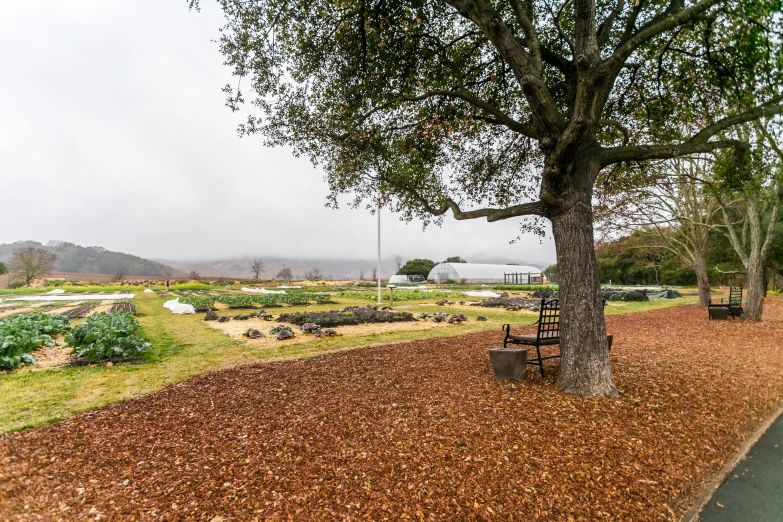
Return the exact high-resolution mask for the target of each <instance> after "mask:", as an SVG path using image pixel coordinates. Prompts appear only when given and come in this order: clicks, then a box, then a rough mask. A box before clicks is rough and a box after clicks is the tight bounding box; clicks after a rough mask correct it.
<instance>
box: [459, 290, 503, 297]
mask: <svg viewBox="0 0 783 522" xmlns="http://www.w3.org/2000/svg"><path fill="white" fill-rule="evenodd" d="M465 295H469V296H470V297H500V294H496V293H495V292H490V291H489V290H474V291H471V292H465Z"/></svg>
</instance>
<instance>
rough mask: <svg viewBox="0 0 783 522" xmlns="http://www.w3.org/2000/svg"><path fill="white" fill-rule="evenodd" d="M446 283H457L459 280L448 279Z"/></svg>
mask: <svg viewBox="0 0 783 522" xmlns="http://www.w3.org/2000/svg"><path fill="white" fill-rule="evenodd" d="M445 283H446V284H447V285H456V284H457V282H456V281H455V280H454V279H446V281H445Z"/></svg>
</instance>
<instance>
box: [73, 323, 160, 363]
mask: <svg viewBox="0 0 783 522" xmlns="http://www.w3.org/2000/svg"><path fill="white" fill-rule="evenodd" d="M138 328H139V322H138V321H137V320H136V319H135V318H134V317H133V315H131V314H130V313H129V312H126V311H124V310H122V311H119V312H112V313H105V312H104V313H99V314H95V315H91V316H90V317H88V318H87V320H86V321H84V322H83V323H82V324H80V325H79V326H77V327H76V328H74V329H73V330H72V331H71V332H70V333H69V334H68V335H66V336H65V340H66V341H67V342H68V344H70V345H71V346H73V353H74V354H76V356H77V357H83V358H85V359H87V360H88V361H90V362H94V361H100V360H101V359H111V358H112V357H140V356H142V355H143V354H144V352H145V351H147V350H148V349H149V348H152V345H151V344H150V343H148V342H147V341H146V340H145V339H144V337H142V336H141V335H139V334H137V333H136V330H137V329H138Z"/></svg>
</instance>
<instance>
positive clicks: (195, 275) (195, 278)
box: [189, 270, 201, 281]
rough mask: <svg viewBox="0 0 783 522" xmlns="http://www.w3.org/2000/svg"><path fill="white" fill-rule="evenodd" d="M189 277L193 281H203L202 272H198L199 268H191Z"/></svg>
mask: <svg viewBox="0 0 783 522" xmlns="http://www.w3.org/2000/svg"><path fill="white" fill-rule="evenodd" d="M189 277H190V279H192V280H193V281H201V274H200V273H199V272H198V270H191V271H190V276H189Z"/></svg>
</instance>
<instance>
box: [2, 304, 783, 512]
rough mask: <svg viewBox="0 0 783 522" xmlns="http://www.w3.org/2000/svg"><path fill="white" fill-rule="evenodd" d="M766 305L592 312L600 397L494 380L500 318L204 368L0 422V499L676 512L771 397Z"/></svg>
mask: <svg viewBox="0 0 783 522" xmlns="http://www.w3.org/2000/svg"><path fill="white" fill-rule="evenodd" d="M765 317H766V321H765V322H763V323H760V324H752V323H744V322H739V321H735V322H715V321H709V320H708V319H707V313H706V311H705V310H704V309H703V308H701V307H697V306H688V307H686V308H682V307H678V308H670V309H661V310H656V311H651V312H642V313H636V314H627V315H615V316H610V317H608V318H607V322H608V330H609V332H611V333H613V334H614V336H615V338H614V346H613V349H612V359H613V365H614V374H615V380H616V383H617V386H618V388H619V390H620V393H621V395H620V398H619V399H616V400H586V399H580V398H576V397H570V396H566V395H563V394H562V393H560V392H558V391H557V390H555V388H554V386H553V380H554V378H555V376H556V371H557V370H556V366H557V363H556V362H554V363H553V364H551V365H548V367H549V369H550V370H551V371H549V372H548V377H547V379H546V380H542V379H541V378H539V377H537V376H536V374H535V372H528V374H529V375H531V374H532V376H531V378H529V379H528V380H527V381H524V382H522V383H517V384H514V385H512V386H511V389H514V390H517V392H516V393H514V392H510V391H507V390H508V389H509V385H508V384H504V383H496V382H495V381H494V378H493V375H492V370H491V368H490V367H489V362H488V356H487V348H489V347H491V346H498V345H499V344H500V342H501V340H502V333H501V332H482V333H478V334H471V335H466V336H460V337H451V338H440V339H428V340H423V341H417V342H411V343H403V344H395V345H387V346H383V347H378V348H372V349H366V350H356V351H352V352H346V353H342V354H338V355H332V356H328V357H324V358H321V359H311V360H306V361H293V362H286V363H278V364H259V365H255V366H246V367H241V368H236V369H233V370H228V371H223V372H216V373H209V374H205V375H201V376H199V377H196V378H194V379H192V380H190V381H187V382H183V383H179V384H177V385H174V386H170V387H168V388H166V389H164V390H163V391H161V392H159V393H155V394H152V395H149V396H146V397H141V398H137V399H134V400H131V401H128V402H125V403H121V404H116V405H114V406H110V407H107V408H104V409H102V410H98V411H94V412H88V413H85V414H82V415H79V416H77V417H74V418H72V419H69V420H65V421H62V422H58V423H56V424H52V425H48V426H44V427H42V428H39V429H35V430H31V431H27V432H22V433H17V434H12V435H8V436H5V437H3V438H0V512H2V513H4V514H6V513H7V514H9V515H10V516H13V515H14V514H25V516H27V517H29V518H42V519H57V518H62V517H65V518H69V519H79V518H86V517H88V516H89V517H90V518H95V517H96V515H103V516H104V517H107V518H109V519H112V520H135V519H139V518H144V517H150V518H154V517H156V516H158V517H160V516H164V517H165V518H168V519H204V520H210V519H214V518H215V517H221V518H224V519H227V520H228V519H236V520H252V519H254V518H257V519H262V520H265V519H282V520H287V519H294V520H306V519H317V520H322V519H370V520H383V519H395V520H398V519H400V518H401V517H402V515H405V516H406V518H410V519H414V520H419V519H424V520H428V519H430V518H434V519H452V520H454V519H466V520H489V519H501V520H511V519H513V520H536V519H538V520H569V519H571V518H573V519H575V520H595V519H608V520H635V521H647V520H650V521H652V520H666V519H676V518H678V517H679V516H680V515H681V514H682V513H683V512H684V510H685V508H686V507H687V505H688V504H689V502H690V501H691V500H692V499H693V498H694V497H696V496H698V494H699V493H700V488H701V486H702V484H703V483H704V482H705V481H706V480H707V479H708V478H709V477H710V476H711V475H712V474H713V473H715V472H717V471H718V470H719V469H720V468H721V466H722V465H723V464H724V463H725V461H727V460H728V458H729V457H730V456H731V455H732V453H733V451H734V450H735V448H736V447H737V446H738V445H739V444H740V442H741V441H742V440H743V439H744V438H745V437H746V436H747V434H748V433H749V432H750V431H751V430H752V429H753V428H754V427H755V426H756V425H757V424H758V423H759V422H760V420H761V419H762V418H763V417H764V416H765V415H766V413H767V412H769V411H770V410H771V409H772V408H773V407H774V405H775V404H776V403H777V402H778V401H780V397H781V394H782V393H783V352H782V351H781V350H780V348H779V346H780V339H781V338H783V300H780V299H769V300H768V301H767V310H766V316H765ZM520 331H528V332H531V331H532V328H528V329H527V330H524V329H522V330H520ZM738 354H742V358H741V359H740V358H738ZM95 448H104V449H103V450H101V451H96V450H95Z"/></svg>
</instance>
